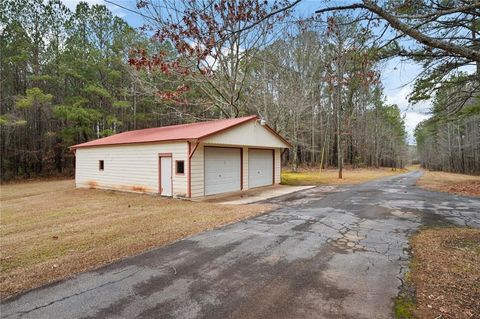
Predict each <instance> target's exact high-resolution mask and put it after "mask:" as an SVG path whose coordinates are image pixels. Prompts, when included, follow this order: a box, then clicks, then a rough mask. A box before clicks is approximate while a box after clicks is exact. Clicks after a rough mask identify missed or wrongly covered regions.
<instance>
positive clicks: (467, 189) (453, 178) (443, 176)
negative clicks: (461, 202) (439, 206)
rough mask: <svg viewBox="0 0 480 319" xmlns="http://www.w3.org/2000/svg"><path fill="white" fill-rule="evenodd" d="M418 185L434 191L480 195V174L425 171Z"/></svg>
mask: <svg viewBox="0 0 480 319" xmlns="http://www.w3.org/2000/svg"><path fill="white" fill-rule="evenodd" d="M417 185H418V186H420V187H423V188H426V189H429V190H434V191H440V192H448V193H454V194H459V195H469V196H472V195H473V196H480V176H474V175H466V174H456V173H448V172H438V171H425V173H424V175H423V176H422V177H421V178H420V179H419V180H418V182H417Z"/></svg>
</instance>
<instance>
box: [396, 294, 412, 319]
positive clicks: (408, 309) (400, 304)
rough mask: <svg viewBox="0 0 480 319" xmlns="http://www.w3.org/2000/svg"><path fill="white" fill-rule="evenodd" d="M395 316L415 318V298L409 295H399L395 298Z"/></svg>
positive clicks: (405, 318) (403, 318)
mask: <svg viewBox="0 0 480 319" xmlns="http://www.w3.org/2000/svg"><path fill="white" fill-rule="evenodd" d="M394 304H395V318H397V319H410V318H415V316H414V315H413V311H414V310H415V306H416V305H415V300H413V298H411V297H408V296H398V297H396V298H395V300H394Z"/></svg>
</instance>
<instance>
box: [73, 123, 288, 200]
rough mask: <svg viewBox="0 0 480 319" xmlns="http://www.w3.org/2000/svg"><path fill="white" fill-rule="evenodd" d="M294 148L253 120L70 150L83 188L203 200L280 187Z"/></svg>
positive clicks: (177, 128) (143, 133)
mask: <svg viewBox="0 0 480 319" xmlns="http://www.w3.org/2000/svg"><path fill="white" fill-rule="evenodd" d="M289 147H290V144H289V143H288V142H287V141H286V140H285V139H284V138H283V137H281V136H280V135H279V134H278V133H277V132H275V131H274V130H273V129H272V128H271V127H270V126H268V125H267V124H266V123H265V122H264V121H262V120H260V119H259V118H258V117H257V116H248V117H241V118H234V119H225V120H215V121H208V122H198V123H192V124H183V125H173V126H165V127H158V128H150V129H143V130H136V131H129V132H124V133H120V134H116V135H112V136H108V137H105V138H101V139H98V140H94V141H90V142H87V143H83V144H78V145H74V146H72V147H71V149H73V150H74V151H75V156H76V170H75V183H76V187H78V188H101V189H114V190H123V191H130V192H143V193H152V194H160V195H163V196H174V197H201V196H207V195H214V194H220V193H227V192H234V191H240V190H246V189H249V188H254V187H261V186H267V185H272V184H278V183H280V172H281V164H280V163H281V158H280V157H281V152H282V150H283V149H285V148H289Z"/></svg>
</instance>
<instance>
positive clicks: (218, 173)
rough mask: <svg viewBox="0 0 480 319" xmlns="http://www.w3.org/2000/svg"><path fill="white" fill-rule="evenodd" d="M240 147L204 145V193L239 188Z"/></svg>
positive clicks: (216, 192)
mask: <svg viewBox="0 0 480 319" xmlns="http://www.w3.org/2000/svg"><path fill="white" fill-rule="evenodd" d="M240 162H241V160H240V149H238V148H219V147H205V195H213V194H219V193H226V192H233V191H239V190H240V181H241V179H240V166H241V163H240Z"/></svg>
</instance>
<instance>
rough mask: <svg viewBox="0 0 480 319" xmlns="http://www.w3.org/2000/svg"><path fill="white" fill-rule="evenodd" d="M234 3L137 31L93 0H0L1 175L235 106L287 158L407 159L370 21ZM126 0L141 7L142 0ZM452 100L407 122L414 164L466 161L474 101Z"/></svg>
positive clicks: (374, 162)
mask: <svg viewBox="0 0 480 319" xmlns="http://www.w3.org/2000/svg"><path fill="white" fill-rule="evenodd" d="M244 2H245V1H244V0H243V1H238V2H237V5H236V6H233V7H232V6H229V5H226V4H225V3H226V2H225V1H220V2H219V3H220V5H218V6H217V5H215V6H211V7H208V10H210V11H206V10H207V8H206V7H202V1H197V2H190V1H185V2H182V3H183V5H184V6H185V7H184V8H185V9H184V15H183V16H180V17H179V18H178V20H175V21H174V20H168V19H167V20H162V19H163V18H164V17H157V18H158V19H156V20H155V21H156V22H155V23H152V24H151V25H150V26H147V27H146V28H143V29H142V30H136V29H134V28H132V27H130V26H129V25H128V24H127V23H126V22H125V21H123V20H122V19H121V18H119V17H117V16H114V15H113V14H112V12H110V11H109V10H108V9H107V8H106V7H105V6H103V5H93V6H90V5H88V4H86V3H80V4H79V5H78V6H77V7H76V9H75V11H74V12H72V11H70V10H69V9H67V8H66V7H65V6H64V5H63V4H61V2H59V1H45V2H42V1H35V0H22V1H8V2H6V3H5V6H4V8H3V11H2V12H1V16H0V19H1V20H0V23H1V24H2V25H3V26H4V27H3V28H2V31H1V47H0V50H1V54H0V72H1V73H0V78H1V82H0V128H1V130H0V134H1V149H0V154H1V178H2V181H5V180H10V179H15V178H31V177H35V176H50V175H69V174H72V172H73V169H74V154H73V153H72V152H71V151H70V150H69V149H68V147H69V146H71V145H73V144H78V143H82V142H85V141H89V140H92V139H96V138H99V137H103V136H108V135H111V134H114V133H118V132H123V131H127V130H134V129H141V128H148V127H156V126H163V125H170V124H178V123H190V122H195V121H201V120H209V119H215V118H225V117H237V116H243V115H249V114H258V115H259V116H260V117H262V118H263V119H265V120H266V121H267V122H268V123H269V124H270V125H271V126H272V127H273V128H274V129H275V130H277V131H278V132H280V133H281V134H282V135H283V136H285V137H286V138H287V139H288V140H289V141H290V142H291V143H292V145H293V147H292V149H291V150H290V152H289V153H287V154H285V156H284V158H283V160H284V163H285V164H288V165H291V166H292V168H293V169H294V170H295V169H296V168H297V167H298V166H299V165H317V166H318V165H320V166H322V167H327V166H328V167H338V166H342V164H343V163H344V164H346V165H352V166H354V167H360V166H375V167H379V166H391V167H401V166H404V165H405V164H406V163H407V162H408V161H409V156H408V154H409V152H408V147H407V132H406V129H405V123H404V119H403V118H402V116H401V112H400V109H399V108H398V106H396V105H389V104H387V103H386V102H385V96H384V93H383V87H382V84H381V83H380V80H379V79H380V73H381V69H382V67H383V63H384V62H382V59H380V55H379V52H383V51H381V50H380V49H379V48H378V47H376V46H375V43H376V39H377V36H376V34H374V31H372V30H373V29H368V28H366V27H365V25H364V24H363V23H362V22H361V21H358V20H355V19H353V18H352V17H351V16H348V15H339V14H337V15H332V16H329V17H328V19H325V21H323V20H322V21H323V22H322V21H320V20H315V19H313V20H311V19H310V20H309V19H306V20H305V21H300V22H299V21H291V20H289V19H288V17H289V16H288V12H287V11H286V12H285V13H284V14H281V15H275V16H273V15H272V17H270V16H269V12H272V11H274V10H275V5H276V4H275V3H269V4H266V3H264V2H263V1H262V2H259V1H258V2H257V1H254V3H256V7H255V6H249V7H248V6H245V5H244V4H243V5H242V3H244ZM140 3H141V6H140V5H139V9H142V10H144V12H149V13H150V14H151V13H152V10H151V8H152V4H150V6H149V5H148V4H149V2H147V1H141V2H139V4H140ZM222 3H223V7H222ZM203 5H204V4H203ZM149 9H150V11H149ZM231 12H233V13H234V14H230V13H231ZM148 21H152V20H147V22H148ZM252 21H257V22H258V21H260V22H258V23H257V22H255V24H251V23H252ZM192 43H197V45H196V46H194V45H192ZM462 85H465V86H471V84H470V82H468V83H467V82H465V83H464V84H462ZM452 90H455V88H453V89H452ZM438 92H443V93H442V94H443V95H442V94H437V95H436V98H435V108H434V112H439V113H441V112H442V110H443V109H444V108H445V106H444V105H443V104H442V101H445V100H448V99H449V96H448V92H449V91H448V90H443V91H438ZM472 101H474V102H472ZM475 103H476V104H475ZM466 105H467V106H468V107H465V108H462V111H461V112H455V114H454V115H451V116H450V115H449V117H448V118H445V117H441V116H440V117H435V116H434V117H433V118H432V119H431V120H429V121H427V122H425V123H423V124H422V125H421V126H419V128H418V129H417V131H416V136H417V141H418V145H419V150H420V153H419V154H420V157H421V160H422V163H424V165H425V166H427V167H431V168H436V169H446V170H452V171H457V172H469V173H475V174H478V173H480V160H479V156H480V155H479V154H480V147H479V143H480V142H479V140H480V139H479V134H480V129H479V128H478V123H479V106H478V100H475V99H474V97H472V98H471V99H470V100H469V101H468V103H466ZM442 114H443V113H442ZM443 123H446V124H445V125H443ZM435 154H436V155H435ZM339 164H340V165H339Z"/></svg>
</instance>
